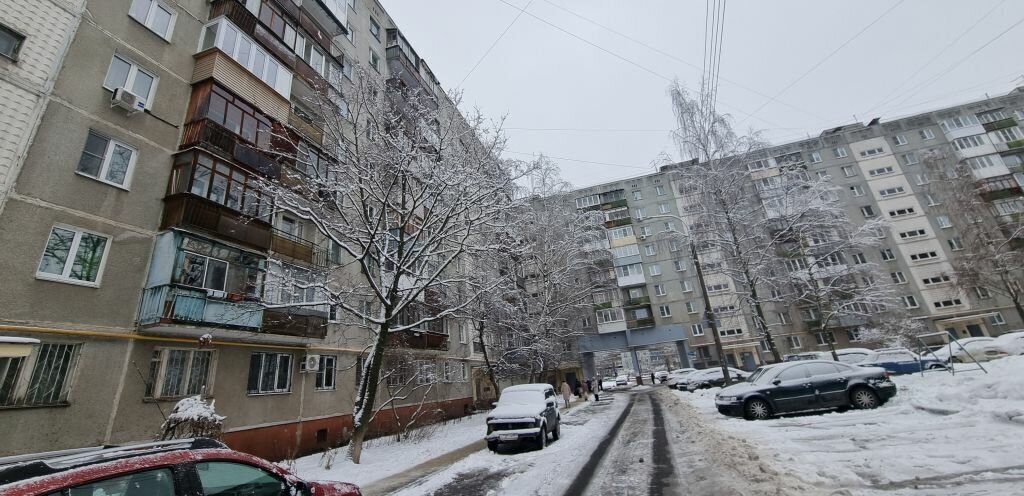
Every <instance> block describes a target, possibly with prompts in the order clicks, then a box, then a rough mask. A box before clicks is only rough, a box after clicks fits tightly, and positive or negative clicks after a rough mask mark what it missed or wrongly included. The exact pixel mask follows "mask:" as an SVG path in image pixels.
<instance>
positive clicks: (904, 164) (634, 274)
mask: <svg viewBox="0 0 1024 496" xmlns="http://www.w3.org/2000/svg"><path fill="white" fill-rule="evenodd" d="M1021 119H1024V88H1017V89H1015V90H1013V91H1011V92H1010V93H1008V94H1006V95H1002V96H998V97H994V98H987V99H985V100H980V101H976V102H971V103H968V104H964V105H959V106H956V107H951V108H945V109H939V110H934V111H931V112H925V113H922V114H919V115H914V116H910V117H906V118H901V119H897V120H894V121H892V122H885V123H883V122H881V121H880V120H879V119H874V120H872V121H871V122H869V123H868V124H866V125H865V124H862V123H857V124H851V125H845V126H839V127H836V128H832V129H827V130H824V131H823V132H822V133H821V134H820V135H819V136H818V137H816V138H810V139H806V140H801V141H797V142H793V143H786V144H782V145H778V146H772V147H769V148H767V149H765V150H763V151H761V152H760V153H758V154H756V155H755V156H751V161H750V163H749V164H748V165H747V167H748V169H749V170H750V172H751V176H750V177H751V181H762V180H768V181H770V180H771V178H772V177H773V176H776V175H778V174H779V172H778V171H779V168H780V167H799V168H803V169H805V170H806V171H807V173H808V174H810V175H813V176H815V177H818V178H822V179H827V180H829V181H831V182H832V183H833V184H834V185H835V186H836V190H835V195H834V196H835V198H834V201H837V202H839V203H840V205H842V207H843V208H844V209H845V210H846V213H847V216H848V218H849V219H850V221H851V223H852V224H853V225H854V226H856V225H859V224H861V223H863V222H864V221H865V220H867V219H872V218H875V217H878V216H885V217H886V218H887V219H888V220H889V221H890V225H891V230H890V234H889V237H888V239H887V241H886V242H885V243H884V245H883V246H881V247H880V248H879V249H877V250H865V251H864V252H859V251H858V252H856V253H853V252H851V253H845V254H843V258H844V259H842V260H839V261H837V263H842V264H846V263H849V264H864V263H873V264H876V265H877V267H879V268H880V271H881V272H882V273H883V275H885V274H888V276H889V277H890V278H891V279H892V281H893V283H894V285H895V287H896V291H897V293H898V296H899V302H900V304H902V305H903V306H904V307H905V310H906V311H907V312H908V313H909V314H910V315H911V316H912V317H913V318H915V319H918V320H920V321H922V322H924V323H925V324H926V326H927V328H928V329H929V330H931V331H937V332H945V333H949V334H952V335H955V336H957V337H958V338H964V337H969V336H986V335H989V336H994V335H998V334H1001V333H1003V332H1006V331H1007V330H1012V329H1019V328H1021V327H1024V322H1022V321H1021V318H1020V316H1019V314H1018V312H1017V311H1016V309H1015V308H1014V305H1013V302H1012V301H1011V300H1010V299H1009V298H1008V297H1007V296H1006V295H1005V294H1002V293H1000V292H998V291H994V290H990V289H988V288H984V287H974V288H965V287H963V286H964V285H963V284H957V281H956V276H955V273H954V270H953V263H954V262H955V261H956V260H957V257H959V256H961V254H962V253H963V252H964V243H965V239H964V238H963V236H964V235H963V234H961V232H960V231H961V230H963V229H964V226H957V225H956V224H955V223H954V221H953V219H954V215H951V213H950V211H949V210H948V209H947V207H949V205H944V204H943V202H944V201H947V202H948V200H947V199H944V198H943V194H944V191H943V190H942V189H941V188H936V187H934V183H935V182H936V181H935V177H936V174H938V173H940V172H941V171H942V170H943V168H944V169H945V170H949V169H952V168H955V166H957V165H958V164H960V165H967V166H968V167H969V169H970V171H971V177H970V178H967V180H968V181H973V182H974V184H975V185H976V186H977V188H978V191H979V193H980V194H981V198H982V199H983V200H984V201H987V202H989V203H990V205H991V208H990V209H989V211H988V212H986V214H987V216H986V217H987V218H986V219H975V220H972V222H985V223H989V224H984V225H991V226H992V228H993V229H1000V228H1002V229H1004V230H1006V229H1009V228H1010V227H1011V226H1013V227H1015V226H1017V223H1018V222H1019V219H1020V213H1021V212H1022V211H1024V203H1022V199H1021V197H1022V191H1024V190H1022V188H1021V186H1022V185H1024V173H1022V169H1021V167H1022V163H1024V141H1022V139H1021V138H1022V137H1024V134H1022V132H1021V130H1020V127H1019V122H1020V120H1021ZM680 166H681V164H680V165H671V166H666V167H663V168H662V169H661V171H659V172H658V173H654V174H649V175H645V176H642V177H637V178H633V179H627V180H620V181H615V182H611V183H607V184H602V185H598V186H594V187H590V188H585V189H581V190H579V191H577V200H576V202H577V205H576V206H577V207H578V208H581V209H587V208H599V209H600V210H601V211H602V212H603V213H604V214H605V218H606V220H607V223H606V227H607V233H608V239H609V248H610V250H611V251H612V254H613V256H614V259H615V269H614V272H615V274H614V276H615V278H616V280H617V282H618V286H619V288H620V289H619V290H614V291H609V292H603V293H599V294H595V295H594V302H595V323H596V332H599V333H602V332H611V331H618V330H622V329H632V328H643V327H649V326H655V325H659V326H660V325H669V324H672V323H678V324H681V325H682V327H683V329H684V332H685V334H686V336H685V337H686V338H687V340H688V341H689V347H690V348H691V349H692V350H693V355H692V356H693V362H694V363H695V364H696V365H697V366H710V365H716V364H718V363H719V362H718V359H717V357H716V354H715V353H714V347H713V343H712V338H711V336H709V335H708V329H707V322H706V320H705V317H704V304H703V302H702V300H701V294H700V288H699V286H698V283H697V280H696V278H695V276H696V274H695V273H694V271H693V270H692V260H691V256H690V252H689V250H688V247H687V246H686V245H685V244H684V243H686V241H685V240H686V238H685V236H681V235H679V234H681V233H682V232H685V231H686V226H687V225H689V224H691V223H692V219H690V220H688V216H687V211H688V208H687V207H688V205H687V203H686V202H687V201H689V200H688V199H687V195H684V194H682V191H684V189H685V185H684V184H682V182H681V180H680V177H679V176H678V175H677V174H675V173H674V172H673V171H674V170H676V169H678V167H680ZM937 171H939V172H937ZM766 178H767V179H766ZM765 200H767V198H765ZM958 227H960V229H958ZM1018 235H1019V234H1018ZM1014 241H1015V240H1014ZM699 256H700V261H701V264H702V267H703V269H704V271H705V276H706V281H707V288H708V293H709V297H710V300H711V305H712V310H713V311H714V313H715V315H716V320H717V321H718V327H719V337H720V338H721V340H722V344H723V349H724V352H725V355H726V356H725V359H726V361H727V362H728V363H729V364H730V365H733V366H743V367H746V368H750V367H752V366H754V365H756V364H758V363H761V362H763V361H769V360H770V359H771V355H770V354H769V353H767V352H768V348H767V344H766V343H764V342H762V340H761V337H760V336H758V335H756V331H753V329H755V327H754V326H753V322H752V320H751V316H750V309H748V308H744V305H741V304H740V302H739V301H738V299H737V297H736V295H735V294H734V290H735V288H732V287H730V285H731V284H732V281H730V280H729V278H728V277H727V276H725V275H724V274H722V273H720V272H719V269H720V260H716V257H715V255H714V253H713V252H703V253H700V255H699ZM1022 277H1024V274H1011V275H1010V279H1011V281H1010V285H1011V286H1015V285H1016V284H1018V282H1017V281H1020V280H1021V278H1022ZM765 313H766V317H767V320H768V322H767V324H768V326H769V329H770V330H771V332H772V334H773V337H774V341H775V343H776V345H777V346H778V348H779V350H780V352H781V353H783V354H789V353H798V352H802V351H818V350H827V349H828V343H829V342H830V341H831V342H834V343H835V345H836V346H837V347H847V346H861V345H863V342H862V341H861V340H860V337H859V334H858V328H859V325H861V324H862V323H863V322H861V321H859V320H858V319H841V320H840V322H838V323H837V325H834V326H833V328H832V329H831V330H829V331H826V332H814V327H813V325H812V323H814V322H816V321H817V319H819V318H820V316H818V315H816V314H815V313H814V312H813V311H808V310H807V309H802V308H787V307H784V306H780V305H778V304H768V305H766V308H765ZM585 324H587V322H585Z"/></svg>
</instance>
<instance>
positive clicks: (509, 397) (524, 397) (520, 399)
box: [498, 391, 544, 405]
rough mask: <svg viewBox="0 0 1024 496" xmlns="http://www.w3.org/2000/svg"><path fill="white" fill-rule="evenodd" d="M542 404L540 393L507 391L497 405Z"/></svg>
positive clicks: (542, 395) (541, 394)
mask: <svg viewBox="0 0 1024 496" xmlns="http://www.w3.org/2000/svg"><path fill="white" fill-rule="evenodd" d="M538 403H544V393H541V392H540V391H509V392H507V393H502V394H501V399H499V400H498V404H499V405H536V404H538Z"/></svg>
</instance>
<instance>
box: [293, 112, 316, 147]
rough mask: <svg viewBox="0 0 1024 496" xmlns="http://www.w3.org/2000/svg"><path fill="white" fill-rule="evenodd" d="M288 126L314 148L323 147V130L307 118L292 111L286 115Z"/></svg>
mask: <svg viewBox="0 0 1024 496" xmlns="http://www.w3.org/2000/svg"><path fill="white" fill-rule="evenodd" d="M288 125H289V126H291V128H292V129H294V130H295V131H296V132H298V133H299V134H301V135H302V136H303V137H304V138H306V139H307V140H309V141H310V142H312V143H313V144H315V145H316V146H318V147H319V146H322V145H323V142H324V130H323V128H321V127H320V126H318V125H317V124H315V123H314V122H313V119H312V118H310V117H309V116H305V115H302V114H301V113H299V112H295V111H294V110H293V111H292V112H291V113H289V114H288Z"/></svg>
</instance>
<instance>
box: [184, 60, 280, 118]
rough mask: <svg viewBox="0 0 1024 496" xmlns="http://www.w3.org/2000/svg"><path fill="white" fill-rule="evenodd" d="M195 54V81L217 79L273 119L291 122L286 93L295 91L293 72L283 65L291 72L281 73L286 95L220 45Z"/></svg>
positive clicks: (193, 73)
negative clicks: (237, 60)
mask: <svg viewBox="0 0 1024 496" xmlns="http://www.w3.org/2000/svg"><path fill="white" fill-rule="evenodd" d="M193 57H194V58H195V60H196V65H195V68H194V69H193V70H192V80H191V81H190V82H191V83H193V84H195V83H199V82H202V81H206V80H208V79H214V80H216V81H217V82H218V83H220V84H221V85H222V86H224V87H225V88H227V89H228V90H230V91H231V92H233V93H235V94H236V95H238V96H239V97H241V98H242V99H243V100H245V101H247V102H249V103H251V104H252V105H253V106H255V107H256V108H259V109H260V111H262V112H263V113H265V114H266V115H267V116H269V117H270V118H272V119H274V120H276V121H278V122H287V121H288V113H289V112H290V111H291V103H290V102H289V101H288V96H285V95H290V93H291V78H292V73H291V71H289V70H287V69H285V68H284V67H283V66H282V69H281V71H287V74H285V75H282V74H281V73H280V72H279V73H278V74H279V78H278V80H279V81H283V82H282V83H281V90H282V91H284V94H282V93H281V92H279V91H278V89H276V88H274V87H271V86H270V85H268V84H267V83H266V82H264V81H263V80H262V79H260V78H259V77H257V76H256V75H255V74H253V73H252V72H250V71H249V69H247V68H245V67H243V66H242V65H241V64H239V63H238V62H236V61H235V60H234V59H232V58H231V57H230V56H228V55H227V54H225V53H224V52H222V51H221V50H220V48H217V47H213V48H209V49H207V50H204V51H202V52H199V53H197V54H195V55H194V56H193ZM285 83H286V84H285ZM285 90H287V91H285Z"/></svg>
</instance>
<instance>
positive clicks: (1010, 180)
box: [977, 174, 1024, 201]
mask: <svg viewBox="0 0 1024 496" xmlns="http://www.w3.org/2000/svg"><path fill="white" fill-rule="evenodd" d="M977 184H978V194H980V195H981V197H982V199H984V200H985V201H995V200H1000V199H1003V198H1007V197H1011V196H1019V195H1021V194H1024V190H1022V189H1021V187H1020V184H1018V183H1017V180H1016V179H1015V178H1014V177H1013V174H1006V175H1003V176H996V177H990V178H986V179H982V180H981V181H978V183H977Z"/></svg>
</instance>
